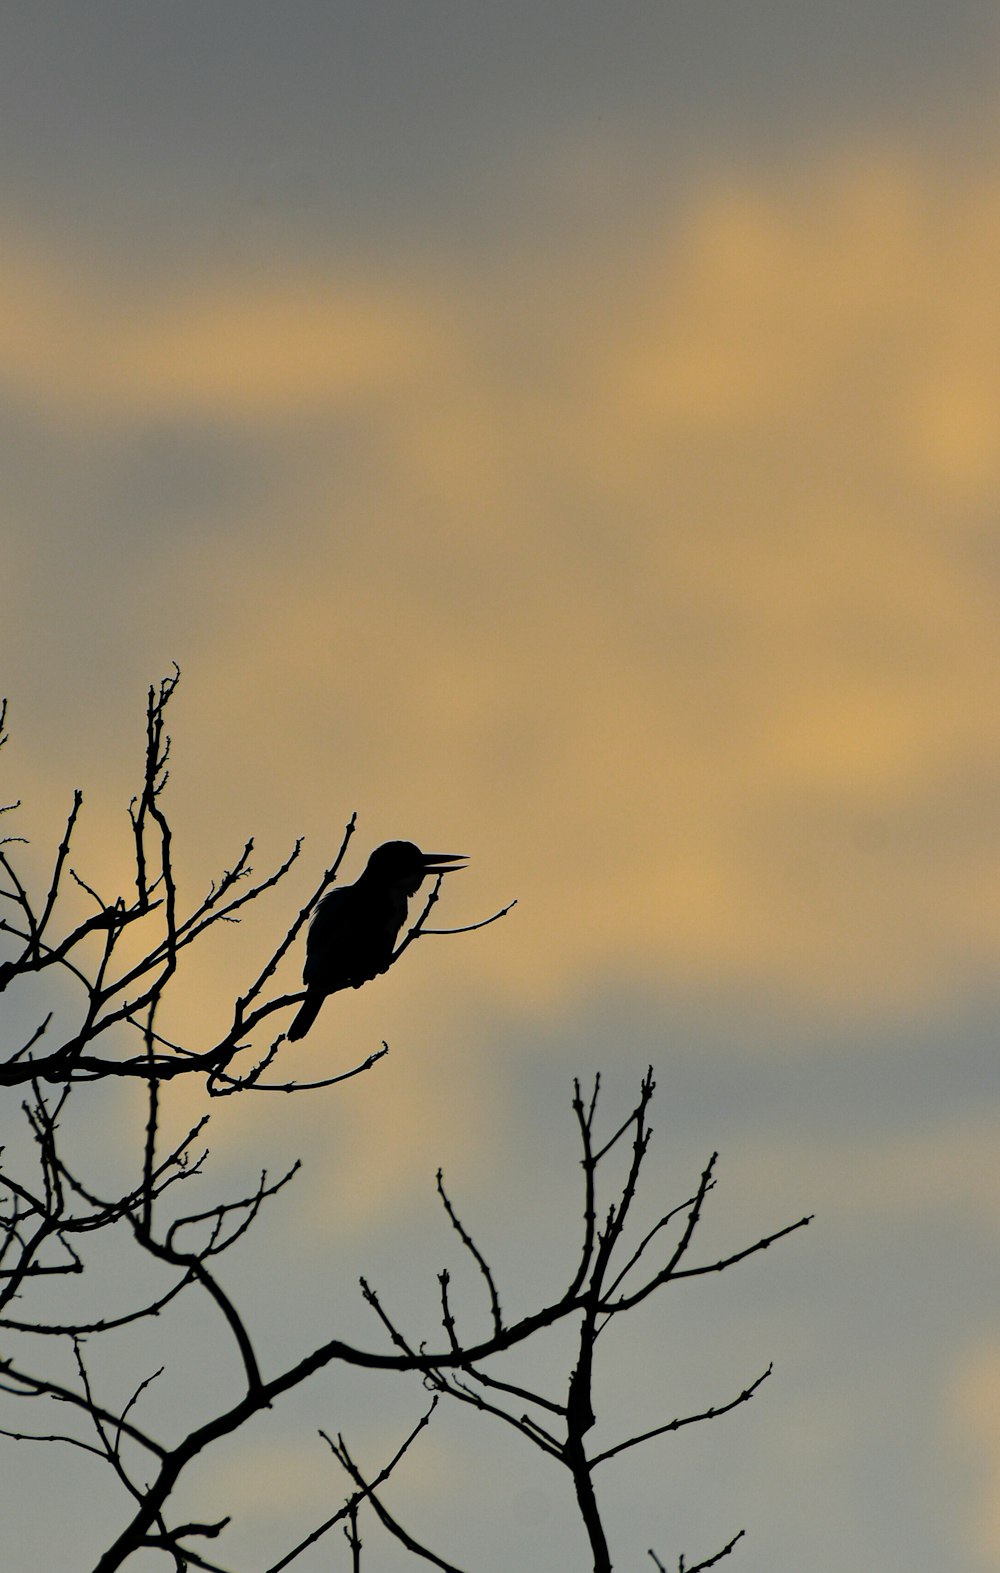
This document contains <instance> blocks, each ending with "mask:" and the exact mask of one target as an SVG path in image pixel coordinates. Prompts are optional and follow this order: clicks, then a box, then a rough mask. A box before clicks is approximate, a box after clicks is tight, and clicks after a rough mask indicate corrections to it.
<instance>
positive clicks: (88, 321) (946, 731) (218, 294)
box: [8, 156, 1000, 1010]
mask: <svg viewBox="0 0 1000 1573" xmlns="http://www.w3.org/2000/svg"><path fill="white" fill-rule="evenodd" d="M998 236H1000V190H998V187H997V186H996V184H995V182H993V181H991V180H990V179H988V178H986V177H984V176H981V175H974V174H970V175H969V176H968V177H967V178H965V179H964V180H962V181H960V182H951V183H949V182H947V181H944V180H942V179H941V178H940V177H939V176H938V175H936V174H934V173H930V172H928V171H927V170H926V169H924V168H922V167H921V166H920V165H919V164H918V163H916V162H913V163H911V164H906V163H904V162H902V161H899V160H897V161H895V162H894V161H892V160H890V159H886V158H883V157H878V156H877V157H873V158H871V159H868V160H867V161H866V160H864V159H858V158H854V159H845V160H844V161H842V162H841V163H840V164H838V163H836V162H831V163H830V164H828V165H826V166H810V167H805V166H804V167H803V169H802V170H801V171H800V172H799V175H798V177H797V178H791V177H787V178H785V179H784V180H781V179H778V178H775V179H773V180H771V181H770V182H768V181H765V180H763V179H760V180H758V181H757V182H756V184H755V183H754V182H752V181H750V180H749V179H747V180H745V181H744V182H743V183H742V184H737V183H734V182H733V181H732V180H729V181H727V182H719V183H717V184H713V183H712V182H711V181H709V182H708V183H707V184H706V187H705V190H704V192H703V194H702V195H701V197H700V198H699V199H697V200H696V201H694V202H693V203H692V206H691V208H690V211H689V212H688V213H687V215H682V216H681V217H680V218H679V219H677V220H675V221H674V222H673V224H672V226H671V230H670V232H669V233H668V234H665V235H664V238H663V242H662V245H660V246H658V247H653V248H651V249H647V250H646V251H642V250H641V249H639V242H638V241H637V240H633V241H632V242H630V243H629V244H630V245H631V250H629V249H628V245H627V244H626V241H625V240H622V238H621V237H619V239H618V242H617V249H613V248H610V247H608V248H606V249H605V252H604V254H603V257H602V260H601V266H600V267H597V266H596V265H595V263H594V259H593V258H589V259H588V258H586V257H584V258H581V259H579V260H577V259H575V258H573V257H568V256H560V257H559V258H558V259H557V262H551V261H549V260H547V259H544V260H539V261H538V262H537V263H536V264H528V263H525V264H523V265H522V275H521V277H520V278H519V280H518V282H517V286H516V287H514V288H512V287H511V283H510V281H509V280H502V279H498V278H488V277H483V276H473V275H466V274H463V273H462V272H461V270H460V269H459V268H457V267H456V266H450V267H448V266H445V267H443V270H442V276H441V277H440V278H438V279H437V280H436V281H434V283H433V284H431V283H429V282H428V280H427V277H426V275H421V276H412V277H411V276H408V275H407V273H406V268H405V263H404V262H401V263H400V265H399V268H398V269H397V274H396V277H395V280H394V282H393V283H392V284H391V285H390V284H389V283H387V282H385V281H384V280H380V279H379V278H377V277H376V278H374V279H373V280H372V281H371V282H370V283H368V284H366V285H365V286H364V288H358V287H355V286H351V287H347V286H345V285H344V284H343V283H342V282H341V281H340V280H338V279H337V278H335V277H332V276H331V277H330V278H329V279H325V280H324V279H323V278H322V277H321V276H319V275H317V273H316V271H315V269H314V270H312V272H308V273H304V274H303V275H302V276H303V277H306V278H307V280H308V282H307V284H306V285H305V286H303V285H302V283H301V281H299V282H296V281H295V280H289V279H281V280H278V281H277V282H275V281H270V282H263V283H262V282H259V281H258V282H254V281H247V280H246V279H243V280H236V281H223V280H218V279H217V280H210V281H207V282H206V283H205V284H204V285H203V286H201V287H199V289H197V290H194V289H192V290H190V291H189V292H188V294H187V295H186V296H185V297H184V298H183V299H182V298H181V297H180V296H179V295H177V296H175V297H174V298H172V299H171V300H170V301H166V302H164V301H159V302H158V301H155V300H154V301H149V300H144V301H142V302H141V308H142V309H141V311H140V310H139V304H140V303H139V302H133V304H132V306H131V307H130V308H129V309H128V310H127V311H123V312H122V313H120V314H119V315H117V316H114V317H112V316H109V313H110V312H111V309H112V308H111V306H110V305H109V304H108V302H107V299H106V298H105V299H104V301H103V304H102V305H101V306H100V309H97V308H96V307H94V306H93V302H91V307H90V308H88V306H87V302H86V300H85V299H84V300H83V302H82V304H79V303H78V304H77V306H76V307H75V310H76V317H75V318H74V317H73V314H72V312H71V310H70V307H69V305H68V304H67V300H66V298H65V297H64V296H61V297H60V296H58V292H56V295H55V296H52V298H53V299H56V300H57V306H58V309H53V310H52V311H51V312H49V319H50V320H51V323H52V324H56V325H58V327H59V329H60V332H59V333H58V334H57V333H56V331H55V327H53V328H52V330H51V332H50V334H49V337H48V338H45V336H44V333H42V328H41V327H40V326H39V323H40V322H41V321H42V319H43V318H45V317H46V312H45V311H44V310H43V309H42V307H40V306H39V305H38V299H41V298H42V297H41V296H39V297H38V299H35V297H31V299H34V306H32V310H33V311H34V313H35V314H34V316H33V317H31V322H32V323H33V324H34V326H35V329H37V331H38V332H39V334H41V335H42V348H43V351H44V353H41V354H39V355H37V356H35V357H34V359H33V360H32V361H31V368H32V375H34V376H35V377H36V380H37V387H38V390H39V392H40V393H41V392H42V391H44V390H45V389H46V388H47V387H49V386H50V384H51V386H55V385H56V384H57V383H58V382H59V378H60V377H62V379H63V381H62V384H61V386H62V389H63V393H64V395H65V398H66V399H67V400H68V399H69V397H70V393H71V391H73V390H75V395H74V396H75V397H76V398H77V399H78V401H79V404H80V406H81V408H82V407H83V405H84V404H85V402H86V400H87V399H88V398H89V397H90V392H89V389H88V388H87V386H86V382H85V379H84V378H83V375H82V367H83V364H84V362H85V360H86V358H87V354H89V353H91V352H92V351H93V350H94V348H95V346H96V344H97V342H98V340H99V339H106V340H107V341H108V342H109V343H110V344H111V346H112V347H111V350H110V351H109V353H108V355H107V356H106V357H105V360H104V363H103V365H102V366H100V367H99V368H98V373H97V378H96V383H97V397H96V408H97V409H98V411H100V410H101V409H102V403H101V400H102V397H103V398H105V399H106V401H107V403H106V405H105V406H103V408H105V409H106V411H108V412H113V414H114V418H115V419H124V418H126V417H125V409H126V405H128V406H129V407H134V408H136V409H137V410H148V409H157V408H159V409H164V408H169V409H174V408H179V407H181V406H182V405H183V406H186V407H188V408H190V410H192V411H193V412H195V414H198V413H201V414H207V413H209V412H211V413H212V414H213V415H218V414H225V416H226V418H227V419H229V420H232V421H235V422H237V423H239V422H241V421H242V422H246V423H251V424H252V425H253V428H254V429H255V430H261V429H265V428H266V426H267V423H269V422H270V423H271V424H272V425H274V426H275V428H276V429H277V428H278V427H280V428H281V429H282V430H286V429H289V423H290V422H291V423H292V424H294V421H295V420H301V421H303V422H306V424H308V422H309V421H312V420H315V419H319V420H320V423H321V424H320V428H319V429H322V421H323V420H328V419H331V418H332V416H333V414H334V413H335V412H336V411H337V410H340V409H343V408H345V407H349V406H351V404H352V402H353V404H354V406H356V408H357V410H359V411H363V412H364V419H363V420H361V421H360V422H359V423H358V434H357V436H356V444H357V456H358V457H359V458H360V459H361V460H362V461H363V462H361V463H359V465H358V468H357V472H356V473H355V472H354V471H352V473H351V474H350V475H345V474H344V473H343V466H342V465H341V464H340V463H339V461H338V460H337V458H336V456H331V455H330V453H329V452H328V451H327V450H326V448H325V447H324V445H323V444H322V443H321V442H319V441H316V442H311V443H307V444H305V445H304V446H301V447H297V448H296V449H295V455H294V457H295V469H294V471H290V472H289V475H288V478H287V483H286V494H287V507H282V508H280V511H279V514H278V515H276V514H275V511H274V510H275V501H274V497H273V496H270V495H269V496H268V498H267V501H266V508H267V516H266V517H265V516H264V515H263V514H262V516H261V518H260V519H258V520H251V521H248V523H250V524H252V526H253V528H252V529H250V530H248V532H247V537H246V539H245V540H244V539H240V540H239V541H236V540H234V539H233V537H232V536H231V535H230V534H227V533H224V532H220V533H219V534H218V535H216V536H214V537H209V538H199V539H198V540H197V541H194V542H192V543H190V544H188V545H184V544H181V543H178V545H177V547H176V549H175V550H174V553H173V556H172V557H171V558H170V559H169V560H164V561H163V562H161V563H160V565H159V567H158V583H159V595H160V599H161V600H162V601H163V602H164V604H165V605H166V606H168V607H173V608H175V615H174V620H173V623H177V622H178V620H179V622H180V625H181V626H182V627H183V628H184V629H185V631H186V640H185V647H186V648H188V649H190V650H191V651H192V657H191V659H192V660H193V661H194V663H195V664H194V667H192V668H191V681H190V687H189V690H188V692H187V695H186V698H185V699H184V701H183V703H184V704H185V705H186V706H187V707H188V708H187V711H186V717H187V719H186V723H185V724H186V725H187V726H189V727H191V728H192V730H191V733H190V736H189V742H188V747H189V749H190V750H191V751H192V752H196V753H197V757H198V779H199V783H200V793H199V806H198V815H199V816H200V820H201V827H200V828H201V833H202V834H203V835H204V838H205V842H206V844H209V843H211V844H212V845H215V844H217V841H218V826H217V825H216V824H214V823H213V810H212V808H211V807H210V805H211V804H212V803H213V802H214V803H218V804H220V805H228V804H229V803H230V802H231V800H232V796H233V792H234V781H236V782H238V783H239V785H238V788H237V790H238V791H239V792H240V794H241V796H242V798H244V799H245V801H246V809H247V816H248V819H249V820H250V821H251V822H252V821H253V816H254V813H255V812H256V813H258V814H260V815H262V816H263V819H264V821H265V822H269V823H273V824H274V825H276V826H278V825H285V824H287V825H289V826H290V827H291V828H294V829H296V830H297V829H299V828H300V827H301V828H306V829H310V830H312V831H313V832H314V833H318V834H319V835H320V836H321V837H322V838H327V839H329V840H333V839H334V838H335V837H336V834H337V829H336V828H335V827H339V825H340V824H341V823H342V821H343V818H344V817H346V814H347V812H349V811H350V809H352V808H354V807H359V808H360V809H361V810H362V813H363V816H364V818H363V822H364V826H365V830H364V834H365V835H366V836H368V837H370V839H373V840H375V839H379V838H380V836H381V835H383V834H398V833H401V832H403V831H405V833H407V834H414V835H425V836H426V837H427V838H428V839H430V840H441V838H442V837H444V839H445V840H448V841H449V842H450V841H452V840H456V838H457V842H458V843H460V844H461V846H462V849H463V850H469V851H471V852H473V853H475V854H476V861H475V865H474V867H473V869H471V870H470V873H469V875H468V876H467V883H466V885H465V886H464V887H463V888H464V890H465V891H466V892H467V893H468V897H469V901H470V904H471V905H472V907H473V911H474V915H480V912H481V910H482V906H483V905H486V904H488V902H489V900H491V899H492V898H493V897H494V895H496V896H498V897H499V898H501V899H506V898H507V897H508V896H509V895H510V894H513V893H517V894H519V895H520V896H521V898H522V907H521V910H520V911H519V912H518V914H517V917H516V920H511V923H510V925H509V926H508V928H507V929H505V931H504V936H503V939H502V940H500V939H499V938H498V937H497V936H496V935H494V936H491V937H490V940H489V941H488V942H483V943H477V944H476V946H475V947H474V948H470V949H469V950H468V951H467V952H466V955H467V957H468V960H467V961H466V962H464V963H463V965H464V966H466V967H467V968H468V973H467V975H466V980H467V984H468V986H469V987H471V988H483V989H486V990H487V991H493V990H496V991H497V992H498V993H500V994H504V995H505V994H507V993H508V992H510V993H512V994H513V995H514V996H515V997H516V998H517V999H519V1000H520V999H524V998H525V997H530V998H533V999H534V1000H535V1001H536V1002H538V1003H540V1002H542V1001H549V1002H550V1003H553V1004H555V1003H558V1002H561V1001H564V1000H566V999H567V998H569V997H571V996H573V995H574V994H575V992H576V991H577V990H578V989H580V988H581V987H586V986H589V984H590V982H591V981H592V980H593V978H594V976H595V973H596V974H598V975H599V974H601V973H602V972H608V973H614V972H624V973H626V974H628V975H630V976H638V977H641V978H643V979H644V980H646V981H647V982H652V983H654V984H656V983H658V982H660V981H662V982H663V983H664V984H665V985H667V986H669V985H670V984H671V983H672V982H676V981H677V980H679V979H680V980H686V981H690V980H696V981H698V982H700V983H701V984H703V985H706V986H708V985H711V984H713V983H714V982H720V983H725V982H736V983H742V984H750V985H752V986H754V987H757V988H762V989H765V990H769V991H771V992H773V993H775V994H778V995H781V996H784V997H786V998H794V999H799V1000H805V1001H808V1000H813V1001H824V1002H826V1003H833V1002H836V1004H837V1006H838V1008H861V1009H866V1010H870V1009H876V1008H886V1009H890V1010H895V1009H897V1008H903V1009H911V1008H914V1006H916V1005H917V1004H918V1003H919V1002H920V1001H921V1000H926V999H927V998H928V997H929V996H932V995H938V996H940V995H941V994H942V993H947V991H949V990H951V989H954V988H958V987H962V986H964V984H965V982H966V981H967V979H968V977H969V976H970V975H975V974H977V973H987V972H989V970H990V969H991V968H993V967H995V960H996V955H997V950H998V944H1000V912H998V909H997V904H996V902H995V900H991V899H990V896H989V891H990V890H991V889H995V888H996V875H997V873H998V872H1000V869H998V868H997V864H998V862H1000V857H998V847H997V840H996V833H995V824H994V821H993V819H992V817H991V811H990V807H989V794H988V793H987V792H986V791H985V786H984V784H985V782H986V781H987V780H989V779H990V776H991V772H994V771H995V769H996V763H997V758H998V753H1000V722H998V720H997V717H998V716H1000V676H998V673H1000V660H998V657H1000V634H998V626H1000V625H998V620H997V618H996V607H995V585H993V584H991V581H990V578H989V573H990V570H989V568H988V556H986V555H984V554H985V553H986V552H987V539H986V527H985V525H984V524H983V523H982V521H984V520H988V519H991V518H992V517H993V516H994V514H995V508H996V504H997V503H998V502H1000V495H998V493H1000V478H998V476H997V473H996V468H995V459H994V456H995V454H996V453H998V452H1000V442H998V441H997V440H996V439H997V437H1000V432H998V429H997V428H998V423H1000V386H998V384H997V377H996V373H995V368H996V367H997V366H1000V343H997V336H998V332H1000V308H998V306H997V302H996V292H995V289H994V286H993V279H992V273H991V270H990V268H989V267H988V266H986V265H985V261H984V259H985V257H987V256H988V255H989V254H991V252H992V250H994V249H995V243H996V240H997V238H998ZM626 252H627V256H626ZM609 259H610V260H609ZM556 274H558V277H556ZM37 289H38V290H42V291H43V293H44V289H49V291H50V295H51V292H52V286H51V285H50V284H44V285H42V284H40V285H38V286H37ZM28 293H29V296H30V291H28ZM8 295H9V291H8ZM30 304H31V302H30V300H29V305H30ZM88 309H89V310H90V316H89V317H88ZM15 316H16V313H15ZM28 316H29V317H30V316H31V314H30V312H29V313H28ZM70 319H72V320H70ZM25 320H27V318H25ZM47 320H48V319H47ZM74 322H75V324H76V326H75V327H74V326H73V323H74ZM67 323H69V326H68V327H67ZM8 337H10V335H8ZM29 337H30V336H29ZM57 339H60V340H63V341H64V343H65V345H66V346H67V348H66V349H65V356H64V359H63V360H62V361H59V358H58V353H57V349H58V346H57V344H56V340H57ZM10 342H11V344H12V345H13V349H14V351H17V345H18V343H19V342H20V341H19V340H18V339H17V334H16V333H14V334H13V338H11V339H10ZM25 342H27V340H26V341H25ZM28 359H29V358H28V357H26V354H20V356H19V354H18V353H13V354H12V356H11V357H10V365H11V366H12V367H13V370H12V371H9V373H8V375H10V376H13V377H15V378H16V377H17V376H22V375H23V377H24V378H25V379H27V377H28V371H27V370H25V369H24V368H25V367H26V366H27V365H28ZM39 368H40V369H39ZM53 368H55V369H53ZM46 377H48V378H49V379H50V381H49V383H47V382H46V380H45V379H46ZM74 378H76V379H77V380H76V381H74ZM102 390H103V393H102ZM109 390H110V391H109ZM262 506H263V505H262ZM984 565H987V566H984ZM173 623H172V625H171V626H173ZM248 635H249V637H248ZM262 732H263V733H264V734H265V735H266V736H267V738H268V739H269V743H268V747H267V752H266V762H265V765H264V768H260V766H259V764H258V755H257V750H258V748H259V746H260V743H259V739H260V735H261V733H262ZM220 812H221V813H222V814H223V815H225V814H228V807H226V808H221V809H220ZM195 822H197V820H195ZM331 827H333V828H331ZM480 879H481V883H480V882H479V881H480Z"/></svg>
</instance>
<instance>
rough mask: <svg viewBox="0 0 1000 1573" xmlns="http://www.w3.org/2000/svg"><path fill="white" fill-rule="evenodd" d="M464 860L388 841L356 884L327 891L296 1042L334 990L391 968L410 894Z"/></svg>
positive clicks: (309, 945) (315, 923) (294, 1027)
mask: <svg viewBox="0 0 1000 1573" xmlns="http://www.w3.org/2000/svg"><path fill="white" fill-rule="evenodd" d="M464 863H465V854H464V853H461V852H421V850H420V848H419V847H418V846H415V845H414V843H413V842H412V841H385V842H383V843H382V845H381V846H380V847H376V848H375V850H374V852H373V853H372V855H371V857H370V858H369V859H368V863H367V865H366V867H365V870H364V873H363V874H361V876H360V877H359V878H358V879H356V880H355V882H354V884H353V885H345V886H344V888H343V889H342V890H332V891H331V892H330V894H329V895H328V896H324V897H323V900H322V901H321V902H320V904H319V906H318V907H317V908H316V914H315V916H314V918H313V920H312V923H311V924H310V926H309V936H308V939H307V940H306V964H305V968H304V969H303V973H302V981H303V983H304V984H305V986H306V997H305V1000H304V1001H303V1003H302V1006H301V1008H300V1009H299V1012H298V1014H297V1015H296V1017H295V1020H294V1021H293V1022H292V1024H291V1026H290V1027H289V1029H288V1037H289V1038H290V1040H291V1041H292V1042H293V1043H296V1042H297V1041H298V1040H299V1038H304V1037H305V1035H306V1033H307V1032H308V1031H309V1028H310V1027H311V1026H312V1024H313V1022H314V1021H315V1020H316V1017H317V1016H318V1015H319V1011H320V1007H321V1006H322V1004H323V1001H324V1000H325V999H326V997H327V995H328V994H335V993H336V992H337V990H338V989H347V988H352V989H359V988H360V987H361V985H362V984H363V983H368V982H370V980H371V979H372V978H376V977H378V975H379V973H381V972H385V971H387V969H388V967H389V964H390V962H391V961H392V956H393V951H394V949H395V945H396V937H397V935H398V934H399V931H400V929H401V928H402V926H403V924H404V923H405V921H406V911H407V905H406V904H407V901H408V899H409V898H410V896H413V895H415V894H416V892H417V891H418V890H419V888H420V886H421V884H422V882H423V881H424V880H425V879H426V878H427V877H428V875H430V874H439V875H440V874H451V873H454V872H456V871H457V869H458V868H461V867H462V866H463V865H464Z"/></svg>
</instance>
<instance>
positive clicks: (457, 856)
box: [420, 852, 465, 874]
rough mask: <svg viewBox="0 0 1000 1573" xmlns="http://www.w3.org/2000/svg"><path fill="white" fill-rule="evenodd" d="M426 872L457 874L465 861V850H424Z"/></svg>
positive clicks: (422, 854)
mask: <svg viewBox="0 0 1000 1573" xmlns="http://www.w3.org/2000/svg"><path fill="white" fill-rule="evenodd" d="M420 855H421V857H422V858H423V860H424V873H425V874H456V873H457V872H458V870H459V869H460V868H461V867H462V866H463V864H464V863H465V853H464V852H422V853H421V854H420Z"/></svg>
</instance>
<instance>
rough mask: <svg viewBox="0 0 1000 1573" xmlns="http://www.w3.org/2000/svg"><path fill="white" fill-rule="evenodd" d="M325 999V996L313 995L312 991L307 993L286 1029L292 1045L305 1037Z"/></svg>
mask: <svg viewBox="0 0 1000 1573" xmlns="http://www.w3.org/2000/svg"><path fill="white" fill-rule="evenodd" d="M325 999H326V995H325V994H319V993H313V992H312V991H309V992H307V994H306V997H305V999H304V1000H303V1002H302V1005H301V1006H300V1008H299V1013H298V1015H297V1016H296V1018H295V1020H294V1021H293V1022H292V1025H291V1026H290V1027H289V1029H288V1033H287V1036H288V1038H289V1039H290V1040H291V1042H292V1043H297V1042H298V1040H299V1038H304V1037H305V1035H306V1033H307V1032H308V1031H309V1028H310V1027H311V1026H312V1024H313V1022H314V1021H315V1020H316V1017H317V1016H318V1015H319V1009H320V1006H321V1005H322V1003H323V1001H324V1000H325Z"/></svg>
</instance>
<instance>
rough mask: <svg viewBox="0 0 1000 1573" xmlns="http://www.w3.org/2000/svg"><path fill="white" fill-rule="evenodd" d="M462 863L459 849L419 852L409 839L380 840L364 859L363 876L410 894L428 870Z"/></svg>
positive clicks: (445, 871)
mask: <svg viewBox="0 0 1000 1573" xmlns="http://www.w3.org/2000/svg"><path fill="white" fill-rule="evenodd" d="M464 863H465V855H464V854H463V853H461V852H421V850H420V848H419V847H418V846H415V845H414V844H413V842H412V841H384V842H383V843H382V845H381V846H380V847H376V848H375V851H374V852H373V853H372V855H371V857H370V858H369V859H368V866H367V868H366V869H365V876H366V877H367V878H370V879H373V880H377V881H378V882H379V884H385V885H398V886H399V887H400V888H401V889H402V890H403V891H404V893H405V894H406V895H407V896H412V895H414V894H415V892H416V891H417V890H418V889H419V887H420V884H421V882H422V881H423V880H425V879H426V878H427V876H428V874H453V873H454V872H455V871H456V869H459V868H461V867H462V866H463V865H464Z"/></svg>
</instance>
